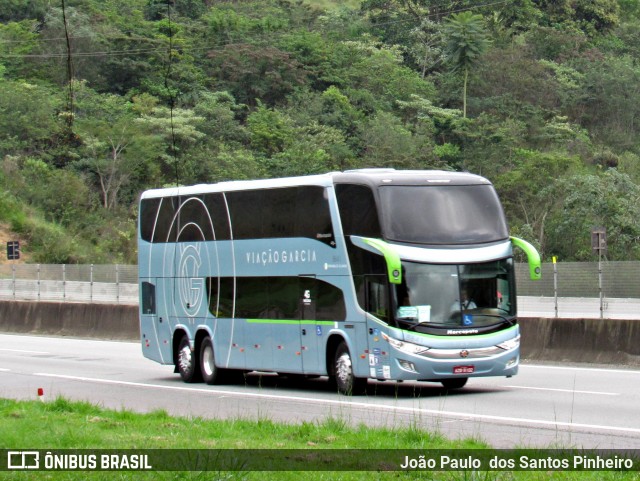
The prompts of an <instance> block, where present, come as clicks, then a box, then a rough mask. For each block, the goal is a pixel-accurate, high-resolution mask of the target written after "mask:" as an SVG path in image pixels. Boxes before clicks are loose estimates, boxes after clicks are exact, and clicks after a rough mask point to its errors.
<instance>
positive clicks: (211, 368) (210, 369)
mask: <svg viewBox="0 0 640 481" xmlns="http://www.w3.org/2000/svg"><path fill="white" fill-rule="evenodd" d="M200 371H201V372H202V379H203V380H204V382H206V383H207V384H216V383H217V382H218V378H219V377H220V369H218V368H217V367H216V363H215V359H214V356H213V343H212V342H211V338H210V337H209V336H207V337H205V338H204V339H203V340H202V343H201V344H200Z"/></svg>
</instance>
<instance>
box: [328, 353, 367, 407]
mask: <svg viewBox="0 0 640 481" xmlns="http://www.w3.org/2000/svg"><path fill="white" fill-rule="evenodd" d="M333 374H334V378H335V384H336V387H337V389H338V392H339V393H341V394H346V395H347V396H351V395H358V394H364V393H365V392H366V390H367V379H366V378H362V377H355V376H354V374H353V362H352V360H351V354H350V353H349V348H348V347H347V344H346V343H345V342H344V341H343V342H341V343H340V345H339V346H338V349H337V350H336V356H335V360H334V363H333Z"/></svg>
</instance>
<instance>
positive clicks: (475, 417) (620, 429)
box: [33, 372, 640, 434]
mask: <svg viewBox="0 0 640 481" xmlns="http://www.w3.org/2000/svg"><path fill="white" fill-rule="evenodd" d="M33 375H34V376H43V377H51V378H57V379H68V380H71V381H83V382H95V383H101V384H115V385H119V386H132V387H142V388H151V389H164V390H168V391H187V392H197V393H204V394H215V395H222V396H225V397H247V398H258V399H272V400H277V401H299V402H303V403H314V404H324V405H327V404H331V405H336V406H350V407H357V408H363V409H373V410H379V411H392V412H406V413H412V414H431V415H434V416H442V417H450V418H458V419H460V420H480V421H497V422H506V423H517V424H531V425H535V426H544V427H550V428H553V429H558V428H561V427H562V428H568V429H587V430H596V431H609V432H612V431H613V432H621V433H633V434H640V428H625V427H612V426H602V425H599V424H584V423H567V422H560V421H544V420H541V419H527V418H516V417H508V416H492V415H488V414H471V413H458V412H453V411H438V410H435V409H420V408H411V407H402V406H389V405H384V404H368V403H365V402H357V401H339V400H336V399H314V398H306V397H300V396H279V395H273V394H263V393H249V392H247V393H233V392H229V391H222V390H218V389H213V388H211V389H209V388H193V387H184V386H163V385H161V384H145V383H140V382H130V381H116V380H112V379H99V378H90V377H81V376H66V375H62V374H49V373H44V372H37V373H34V374H33Z"/></svg>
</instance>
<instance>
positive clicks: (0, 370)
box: [0, 367, 11, 372]
mask: <svg viewBox="0 0 640 481" xmlns="http://www.w3.org/2000/svg"><path fill="white" fill-rule="evenodd" d="M9 371H11V369H5V368H2V367H0V372H9Z"/></svg>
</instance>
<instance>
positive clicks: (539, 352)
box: [0, 301, 640, 366]
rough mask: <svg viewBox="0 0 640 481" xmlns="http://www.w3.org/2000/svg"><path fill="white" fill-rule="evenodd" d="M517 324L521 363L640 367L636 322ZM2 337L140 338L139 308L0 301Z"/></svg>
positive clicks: (639, 330)
mask: <svg viewBox="0 0 640 481" xmlns="http://www.w3.org/2000/svg"><path fill="white" fill-rule="evenodd" d="M519 323H520V330H521V334H522V343H521V357H522V359H524V360H531V361H555V362H589V363H597V364H618V365H629V366H640V322H639V321H637V320H635V321H634V320H620V319H604V320H602V319H551V318H520V320H519ZM0 331H3V332H14V333H28V334H50V335H58V336H75V337H91V338H99V339H114V340H116V339H117V340H131V341H136V340H138V339H139V338H140V329H139V321H138V307H137V306H130V305H114V304H82V303H72V302H67V303H61V302H27V301H0Z"/></svg>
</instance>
